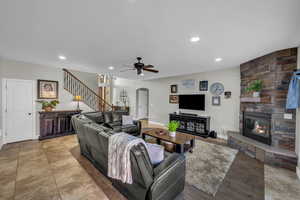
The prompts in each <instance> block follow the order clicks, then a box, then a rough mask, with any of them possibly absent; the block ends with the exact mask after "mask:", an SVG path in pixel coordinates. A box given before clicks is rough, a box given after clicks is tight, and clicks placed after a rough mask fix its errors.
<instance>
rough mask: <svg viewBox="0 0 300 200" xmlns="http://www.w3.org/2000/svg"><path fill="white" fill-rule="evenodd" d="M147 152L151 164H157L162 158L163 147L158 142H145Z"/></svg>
mask: <svg viewBox="0 0 300 200" xmlns="http://www.w3.org/2000/svg"><path fill="white" fill-rule="evenodd" d="M147 149H148V154H149V157H150V160H151V163H152V164H153V165H158V164H159V163H161V162H162V161H163V160H164V147H163V146H161V145H158V144H151V143H147Z"/></svg>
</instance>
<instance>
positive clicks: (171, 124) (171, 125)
mask: <svg viewBox="0 0 300 200" xmlns="http://www.w3.org/2000/svg"><path fill="white" fill-rule="evenodd" d="M179 125H180V124H179V122H177V121H170V122H169V123H168V126H167V127H168V130H169V135H170V136H171V137H176V130H177V128H178V127H179Z"/></svg>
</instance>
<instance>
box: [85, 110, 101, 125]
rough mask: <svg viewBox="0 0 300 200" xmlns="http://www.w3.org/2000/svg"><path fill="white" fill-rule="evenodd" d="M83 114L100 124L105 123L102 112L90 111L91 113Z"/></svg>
mask: <svg viewBox="0 0 300 200" xmlns="http://www.w3.org/2000/svg"><path fill="white" fill-rule="evenodd" d="M83 115H84V116H86V117H87V118H89V119H90V120H93V121H94V122H96V123H98V124H102V123H104V119H103V114H102V112H89V113H83Z"/></svg>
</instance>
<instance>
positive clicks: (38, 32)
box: [0, 0, 300, 79]
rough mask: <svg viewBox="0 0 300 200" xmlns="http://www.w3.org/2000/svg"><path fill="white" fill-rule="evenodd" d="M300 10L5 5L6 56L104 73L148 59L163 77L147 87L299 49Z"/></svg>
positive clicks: (216, 1) (1, 44)
mask: <svg viewBox="0 0 300 200" xmlns="http://www.w3.org/2000/svg"><path fill="white" fill-rule="evenodd" d="M299 9H300V0H48V1H47V0H22V1H20V0H0V56H2V57H7V58H10V59H16V60H22V61H27V62H33V63H39V64H47V65H52V66H59V67H66V68H71V69H76V70H83V71H89V72H98V73H99V72H104V71H108V70H107V67H108V66H111V65H112V66H115V68H116V70H114V71H115V72H116V71H119V70H120V69H121V68H124V64H130V63H133V62H134V61H135V57H137V56H142V57H143V58H144V61H145V63H146V64H153V65H155V66H156V68H157V69H158V70H160V73H159V74H157V75H154V74H152V73H146V76H145V78H146V79H149V78H158V77H166V76H173V75H181V74H190V73H194V72H202V71H207V70H214V69H221V68H226V67H234V66H238V65H239V64H240V63H243V62H246V61H248V60H250V59H253V58H255V57H258V56H261V55H264V54H266V53H270V52H272V51H275V50H279V49H283V48H288V47H295V46H299V45H300V12H299ZM195 35H198V36H199V37H200V38H201V40H200V42H199V43H197V44H192V43H190V42H189V38H190V37H192V36H195ZM60 54H63V55H65V56H66V57H67V60H66V61H60V60H59V59H58V58H57V56H58V55H60ZM216 57H222V58H223V61H222V62H220V63H216V62H215V61H214V59H215V58H216ZM116 75H118V76H121V77H125V78H136V77H137V76H136V74H135V72H133V71H130V72H126V73H122V74H118V73H117V74H116Z"/></svg>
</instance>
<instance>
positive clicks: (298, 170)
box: [296, 166, 300, 179]
mask: <svg viewBox="0 0 300 200" xmlns="http://www.w3.org/2000/svg"><path fill="white" fill-rule="evenodd" d="M296 171H297V176H298V178H299V179H300V166H297V167H296Z"/></svg>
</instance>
